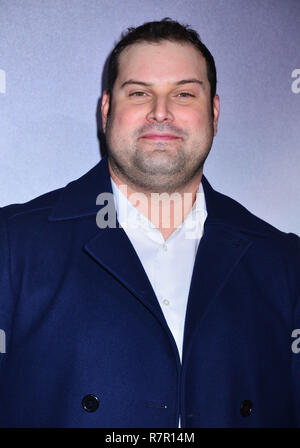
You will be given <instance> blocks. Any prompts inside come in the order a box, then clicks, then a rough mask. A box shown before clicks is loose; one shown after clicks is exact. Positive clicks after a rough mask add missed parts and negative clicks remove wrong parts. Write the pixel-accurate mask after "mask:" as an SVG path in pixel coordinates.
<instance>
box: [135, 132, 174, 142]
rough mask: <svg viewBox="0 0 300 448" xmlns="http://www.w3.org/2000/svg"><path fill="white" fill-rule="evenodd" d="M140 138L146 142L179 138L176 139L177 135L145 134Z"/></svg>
mask: <svg viewBox="0 0 300 448" xmlns="http://www.w3.org/2000/svg"><path fill="white" fill-rule="evenodd" d="M141 138H145V139H147V140H178V139H180V137H177V135H173V134H155V133H152V134H145V135H142V137H141Z"/></svg>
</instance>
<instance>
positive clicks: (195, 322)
mask: <svg viewBox="0 0 300 448" xmlns="http://www.w3.org/2000/svg"><path fill="white" fill-rule="evenodd" d="M202 185H203V190H204V194H205V200H206V208H207V214H208V215H207V218H206V221H205V224H204V233H203V236H202V238H201V240H200V244H199V247H198V251H197V255H196V260H195V264H194V270H193V276H192V281H191V286H190V292H189V297H188V304H187V311H186V318H185V330H184V331H185V333H184V344H183V362H184V360H185V359H186V358H187V357H188V356H189V354H190V353H191V348H192V345H193V341H194V340H195V335H196V333H197V329H198V328H199V325H200V323H201V322H202V319H204V317H205V316H206V315H207V313H208V312H209V309H210V307H211V304H212V303H213V302H214V301H215V300H217V299H218V297H220V293H221V291H222V289H223V287H224V285H225V284H226V283H227V281H228V279H229V278H230V276H231V275H232V272H233V271H234V269H235V267H236V265H237V264H238V263H239V262H240V260H241V258H242V257H243V256H244V254H245V253H246V252H247V250H248V249H249V248H250V247H251V245H252V244H253V241H254V239H255V238H257V237H259V238H261V237H263V236H265V235H266V233H267V232H268V231H269V230H268V226H269V225H268V224H266V223H264V222H263V221H261V220H259V219H258V218H256V217H255V216H253V215H252V214H251V213H250V212H248V211H247V210H246V209H245V208H244V207H243V206H241V205H240V204H238V203H237V202H236V201H234V200H233V199H230V198H229V197H227V196H225V195H223V194H221V193H218V192H216V191H215V190H214V189H213V188H212V187H211V185H210V184H209V182H208V181H207V179H206V178H205V176H203V177H202ZM104 192H105V193H112V188H111V182H110V176H109V171H108V162H107V158H103V159H102V160H101V161H100V163H98V164H97V165H96V166H95V167H94V168H92V169H91V170H90V171H89V172H88V173H87V174H85V175H84V176H82V177H81V178H79V179H78V180H75V181H74V182H71V183H70V184H68V185H67V186H66V187H65V188H64V189H63V190H62V192H61V195H60V197H59V199H58V201H57V203H56V204H55V206H54V208H53V209H52V212H51V214H50V216H49V220H50V221H61V220H72V219H76V218H80V217H84V216H89V215H96V213H97V212H98V211H99V209H100V207H99V206H97V205H96V198H97V196H98V195H99V194H100V193H104ZM269 227H271V226H269ZM83 249H84V251H85V252H87V253H88V254H89V255H90V256H91V257H92V258H93V259H94V261H95V262H97V263H98V264H99V265H100V266H102V267H103V268H104V269H105V270H106V271H107V272H109V273H110V274H111V275H112V276H113V277H114V278H115V279H116V280H117V281H119V282H120V283H122V284H123V286H124V287H125V288H126V289H127V290H129V291H131V293H132V294H133V295H134V296H135V297H136V299H137V300H139V301H140V302H141V303H142V304H143V305H144V306H145V307H146V308H148V310H149V311H150V312H151V313H152V314H153V315H154V316H155V317H156V319H157V320H158V321H159V322H160V324H161V325H162V327H163V328H164V329H165V332H166V333H167V334H168V336H169V338H170V340H171V341H172V347H173V350H174V354H175V357H176V358H177V364H178V365H179V363H180V360H179V355H178V350H177V348H176V344H175V341H174V338H173V336H172V333H171V331H170V329H169V327H168V325H167V322H166V320H165V317H164V315H163V312H162V310H161V308H160V305H159V302H158V300H157V298H156V296H155V293H154V291H153V288H152V286H151V284H150V281H149V279H148V277H147V275H146V273H145V271H144V268H143V266H142V263H141V262H140V260H139V258H138V256H137V254H136V252H135V250H134V247H133V246H132V244H131V242H130V240H129V239H128V237H127V235H126V233H125V232H124V229H122V228H121V227H118V226H117V228H110V227H106V228H104V229H100V228H98V227H97V226H96V220H95V235H94V236H93V237H92V238H91V239H89V240H88V241H87V242H86V243H85V244H84V247H83Z"/></svg>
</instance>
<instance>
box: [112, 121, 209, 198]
mask: <svg viewBox="0 0 300 448" xmlns="http://www.w3.org/2000/svg"><path fill="white" fill-rule="evenodd" d="M112 121H113V120H112V117H111V116H109V117H108V120H107V127H106V134H105V135H106V145H107V154H108V159H109V162H110V165H111V169H112V170H113V171H114V173H115V174H116V175H117V177H118V178H119V179H121V180H122V182H124V183H125V184H129V185H131V186H132V187H134V188H135V189H136V188H139V189H140V190H141V191H144V192H157V193H163V192H167V193H173V192H176V191H182V190H183V189H184V186H185V185H187V184H188V183H189V182H191V181H192V180H193V179H194V178H195V177H196V176H197V175H198V174H199V173H200V172H202V170H203V165H204V162H205V160H206V158H207V156H208V154H209V151H210V148H211V145H212V140H213V126H212V124H211V129H210V130H209V135H207V136H206V137H205V143H206V144H205V145H204V142H192V143H191V150H190V151H189V153H187V151H186V148H185V144H184V142H183V141H182V142H181V145H180V146H177V147H175V145H178V143H176V142H175V145H174V143H172V142H170V143H168V142H155V143H151V146H153V149H151V148H141V147H140V146H139V144H138V143H135V144H133V145H132V148H129V150H128V143H127V142H122V140H118V141H116V142H113V141H112V138H111V134H112V132H111V130H112ZM156 129H157V128H156ZM164 130H165V129H164ZM201 146H202V147H203V146H205V147H204V149H202V150H201V151H199V147H201Z"/></svg>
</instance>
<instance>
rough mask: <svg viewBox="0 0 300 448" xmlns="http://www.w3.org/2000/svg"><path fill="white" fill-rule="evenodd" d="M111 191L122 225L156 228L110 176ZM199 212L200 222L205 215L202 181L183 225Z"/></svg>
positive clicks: (197, 216) (196, 216)
mask: <svg viewBox="0 0 300 448" xmlns="http://www.w3.org/2000/svg"><path fill="white" fill-rule="evenodd" d="M110 181H111V186H112V192H113V195H114V201H115V208H116V213H117V217H118V221H119V223H120V224H121V226H122V227H125V226H128V225H129V226H138V227H144V228H145V229H147V230H149V229H156V227H155V226H154V225H153V224H152V223H151V221H150V220H149V219H148V218H147V217H146V216H144V215H143V214H142V213H141V212H140V211H139V210H138V209H137V208H136V207H135V206H134V205H133V204H132V203H131V202H130V201H129V199H128V198H127V197H126V195H125V194H124V193H123V192H122V191H121V190H120V189H119V188H118V186H117V184H116V183H115V182H114V181H113V179H112V178H111V177H110ZM199 214H201V216H202V221H203V222H202V224H203V223H204V220H205V218H206V216H207V211H206V202H205V195H204V191H203V187H202V182H200V184H199V187H198V190H197V193H196V200H195V202H194V204H193V208H192V210H191V211H190V213H189V214H188V216H187V217H186V218H185V221H184V222H183V225H184V224H185V223H186V222H188V221H190V220H191V219H196V220H198V219H199Z"/></svg>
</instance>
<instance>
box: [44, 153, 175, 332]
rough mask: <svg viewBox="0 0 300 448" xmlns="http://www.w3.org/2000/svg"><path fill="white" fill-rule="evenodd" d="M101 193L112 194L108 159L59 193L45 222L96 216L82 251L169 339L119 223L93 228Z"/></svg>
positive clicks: (152, 295) (145, 277)
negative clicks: (151, 316)
mask: <svg viewBox="0 0 300 448" xmlns="http://www.w3.org/2000/svg"><path fill="white" fill-rule="evenodd" d="M100 193H111V194H112V187H111V181H110V175H109V171H108V161H107V157H103V159H102V160H101V161H100V162H99V163H98V164H97V165H96V166H95V167H94V168H92V169H91V170H90V171H89V172H88V173H86V174H85V175H84V176H82V177H81V178H79V179H77V180H75V181H73V182H71V183H70V184H68V185H67V186H66V187H65V188H64V189H63V190H62V192H61V195H60V197H59V200H58V202H57V203H56V205H55V207H54V208H53V210H52V212H51V214H50V216H49V217H48V219H49V221H61V220H71V219H77V218H80V217H83V216H90V215H95V233H94V235H93V236H92V238H89V239H88V240H87V241H86V242H85V244H84V247H83V250H85V251H86V252H87V253H88V254H89V255H90V256H91V257H92V258H93V259H94V260H95V262H97V263H98V264H99V265H100V266H101V267H102V268H104V269H105V270H106V271H108V272H109V273H110V274H111V275H112V276H113V277H114V278H115V279H116V280H117V281H119V282H120V283H122V284H123V285H124V287H125V288H127V289H128V290H129V291H130V292H131V293H132V294H133V295H134V296H135V297H136V298H137V299H138V300H140V301H141V302H142V303H143V304H144V305H145V306H146V307H147V308H148V309H149V310H150V311H151V312H152V313H153V314H154V315H155V317H156V318H157V319H158V320H159V321H160V323H161V324H162V325H163V327H164V328H165V330H166V331H167V333H168V334H169V335H170V336H171V332H170V329H169V327H168V325H167V322H166V320H165V317H164V315H163V312H162V310H161V308H160V305H159V303H158V300H157V298H156V296H155V293H154V291H153V288H152V286H151V283H150V281H149V279H148V277H147V275H146V273H145V271H144V268H143V266H142V264H141V262H140V259H139V258H138V255H137V254H136V252H135V250H134V247H133V245H132V244H131V242H130V240H129V238H128V237H127V234H126V232H125V231H124V230H123V229H122V228H121V227H120V225H119V223H118V221H116V224H117V226H116V228H110V227H106V228H103V229H101V228H99V227H97V225H96V215H97V213H98V212H99V210H100V209H101V206H99V205H97V204H96V199H97V197H98V195H99V194H100ZM104 205H106V204H104ZM104 205H103V206H104ZM114 213H115V209H114Z"/></svg>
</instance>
